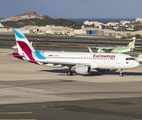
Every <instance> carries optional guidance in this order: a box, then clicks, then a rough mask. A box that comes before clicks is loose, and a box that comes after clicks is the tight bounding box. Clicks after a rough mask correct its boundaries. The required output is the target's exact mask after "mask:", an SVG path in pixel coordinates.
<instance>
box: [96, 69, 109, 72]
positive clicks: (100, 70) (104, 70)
mask: <svg viewBox="0 0 142 120" xmlns="http://www.w3.org/2000/svg"><path fill="white" fill-rule="evenodd" d="M96 70H97V71H98V72H108V71H109V70H110V69H96Z"/></svg>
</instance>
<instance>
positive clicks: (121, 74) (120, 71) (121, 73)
mask: <svg viewBox="0 0 142 120" xmlns="http://www.w3.org/2000/svg"><path fill="white" fill-rule="evenodd" d="M119 73H120V74H119V76H120V77H123V72H122V69H119Z"/></svg>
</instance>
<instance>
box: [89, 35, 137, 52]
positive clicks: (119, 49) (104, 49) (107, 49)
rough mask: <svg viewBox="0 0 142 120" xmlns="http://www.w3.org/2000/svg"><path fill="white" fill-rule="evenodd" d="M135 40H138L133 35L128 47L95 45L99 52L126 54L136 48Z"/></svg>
mask: <svg viewBox="0 0 142 120" xmlns="http://www.w3.org/2000/svg"><path fill="white" fill-rule="evenodd" d="M135 40H136V37H132V40H131V42H130V43H129V44H128V46H127V47H116V48H114V47H95V48H96V49H98V50H97V52H98V53H124V54H126V53H128V52H130V51H133V48H135ZM92 48H93V47H92ZM88 49H89V48H88ZM89 51H90V50H89Z"/></svg>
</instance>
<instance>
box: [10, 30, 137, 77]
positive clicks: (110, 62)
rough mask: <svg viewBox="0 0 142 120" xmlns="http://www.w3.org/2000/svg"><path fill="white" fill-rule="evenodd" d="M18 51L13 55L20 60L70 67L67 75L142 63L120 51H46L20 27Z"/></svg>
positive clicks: (120, 68) (127, 66)
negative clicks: (28, 37) (33, 43)
mask: <svg viewBox="0 0 142 120" xmlns="http://www.w3.org/2000/svg"><path fill="white" fill-rule="evenodd" d="M14 33H15V38H16V43H17V46H18V52H16V53H12V56H13V57H15V58H18V59H20V60H24V61H28V62H31V63H34V64H38V65H44V66H55V67H63V68H68V69H69V71H68V72H67V75H69V76H70V75H73V71H72V70H73V69H74V70H75V72H76V73H78V74H81V75H89V74H90V73H91V69H95V70H97V71H99V72H108V71H109V70H110V69H119V72H120V76H123V73H122V69H131V68H136V67H138V66H139V65H140V64H139V62H138V61H136V60H134V58H133V57H132V56H130V55H127V54H118V53H89V52H50V51H49V52H46V51H37V50H35V49H34V48H33V46H32V45H31V44H30V42H29V41H28V40H27V38H26V37H25V36H24V34H23V33H22V32H21V30H20V29H14Z"/></svg>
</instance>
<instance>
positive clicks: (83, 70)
mask: <svg viewBox="0 0 142 120" xmlns="http://www.w3.org/2000/svg"><path fill="white" fill-rule="evenodd" d="M75 72H76V73H78V74H82V75H88V74H90V73H91V68H90V66H87V65H78V66H76V68H75Z"/></svg>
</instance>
